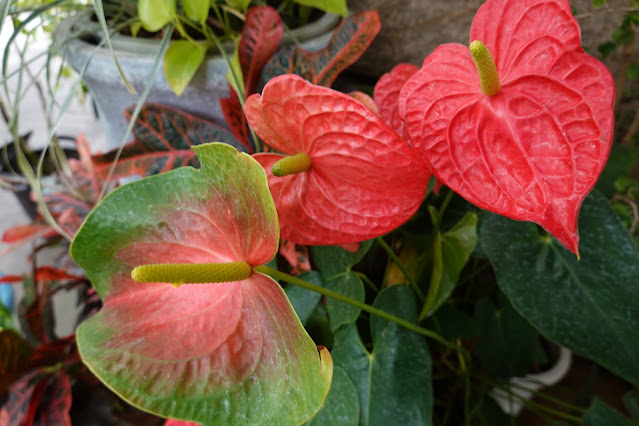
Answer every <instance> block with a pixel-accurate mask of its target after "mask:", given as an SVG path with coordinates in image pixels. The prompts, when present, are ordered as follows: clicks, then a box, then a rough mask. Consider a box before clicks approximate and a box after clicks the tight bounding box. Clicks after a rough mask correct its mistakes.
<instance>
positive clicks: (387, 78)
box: [373, 64, 419, 140]
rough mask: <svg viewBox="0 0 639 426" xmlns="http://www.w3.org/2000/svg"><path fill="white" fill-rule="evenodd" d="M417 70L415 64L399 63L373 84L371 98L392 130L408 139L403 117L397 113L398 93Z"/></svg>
mask: <svg viewBox="0 0 639 426" xmlns="http://www.w3.org/2000/svg"><path fill="white" fill-rule="evenodd" d="M417 71H419V68H417V67H416V66H415V65H412V64H399V65H397V66H395V67H394V68H393V69H392V70H391V71H390V72H388V73H386V74H384V75H383V76H382V77H381V78H380V79H379V80H378V81H377V84H375V90H374V92H373V98H374V100H375V104H376V105H377V108H378V110H379V115H380V116H381V117H382V120H384V123H386V124H388V125H389V126H390V127H391V128H392V129H393V130H395V131H396V132H397V133H398V134H399V135H401V136H402V137H403V138H404V139H406V140H408V132H406V130H405V128H404V118H403V117H402V116H400V115H399V93H400V91H401V90H402V87H404V84H405V83H406V81H407V80H408V79H409V78H411V77H412V76H413V75H415V73H416V72H417Z"/></svg>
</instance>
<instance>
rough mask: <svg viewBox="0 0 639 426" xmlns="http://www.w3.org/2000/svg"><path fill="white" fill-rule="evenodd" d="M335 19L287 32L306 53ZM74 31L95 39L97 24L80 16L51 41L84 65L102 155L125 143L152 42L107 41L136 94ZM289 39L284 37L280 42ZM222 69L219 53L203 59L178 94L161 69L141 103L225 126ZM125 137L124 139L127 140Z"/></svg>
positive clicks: (107, 58) (323, 40)
mask: <svg viewBox="0 0 639 426" xmlns="http://www.w3.org/2000/svg"><path fill="white" fill-rule="evenodd" d="M339 20H340V18H339V16H337V15H330V14H327V15H324V16H323V17H322V18H320V19H319V20H318V21H316V22H314V23H312V24H309V25H307V26H304V27H300V28H298V29H295V30H293V31H292V35H293V37H294V39H295V40H298V42H299V44H300V46H301V47H302V48H304V49H306V50H309V51H313V50H319V49H321V48H323V47H324V46H326V45H327V44H328V41H329V40H330V37H331V35H332V30H333V29H334V28H335V26H336V25H337V24H338V23H339ZM78 31H83V32H88V33H93V34H95V36H93V39H96V40H98V39H99V37H98V35H99V34H100V31H99V27H98V25H97V23H95V22H93V21H91V19H90V15H89V14H88V13H81V14H78V15H76V16H74V17H72V18H69V19H67V20H66V21H64V22H63V23H62V24H61V25H60V26H59V27H58V29H57V30H56V35H55V37H56V42H58V43H60V41H61V40H67V39H68V40H69V41H68V42H66V43H64V42H63V43H61V44H62V46H63V47H62V52H63V54H64V58H65V60H66V61H67V63H68V64H69V65H70V66H71V67H72V68H73V69H74V70H76V71H77V72H81V70H82V69H83V68H84V66H85V63H86V62H87V61H89V62H88V66H87V68H86V71H85V73H84V75H83V76H82V78H83V80H84V81H85V83H86V85H87V86H88V87H89V90H90V92H91V94H92V96H93V99H94V102H95V104H96V107H97V110H98V114H99V117H100V122H101V123H102V126H103V128H104V131H105V136H106V138H105V139H106V142H105V145H104V146H92V147H91V149H92V151H93V152H94V153H96V152H106V151H109V150H111V149H113V148H115V147H118V146H120V145H121V143H122V141H123V140H125V134H126V129H127V125H128V123H127V122H126V120H125V118H124V111H125V110H126V109H127V108H129V107H130V106H132V105H135V104H137V102H138V100H139V99H140V94H141V93H142V92H143V90H144V87H145V85H146V84H147V81H148V80H149V77H150V75H151V73H152V70H153V65H154V63H155V61H156V58H157V55H158V52H159V50H160V43H159V41H157V40H150V39H138V38H131V37H125V36H121V35H116V36H114V37H112V44H113V48H114V51H115V55H116V56H117V58H118V61H119V63H120V66H121V68H122V70H123V72H124V74H125V75H126V77H127V79H128V80H129V82H130V83H131V85H132V86H133V87H134V88H135V90H136V91H137V93H138V94H131V93H130V92H129V91H128V90H127V88H126V87H125V85H124V83H123V82H122V79H121V78H120V75H119V74H118V71H117V68H116V66H115V62H114V60H113V56H112V54H111V51H110V50H109V49H107V48H96V44H95V43H91V42H89V41H86V40H88V39H90V37H89V38H86V37H85V38H78V37H75V36H74V34H78ZM287 40H289V41H288V42H289V43H290V37H285V38H284V39H283V43H286V42H287ZM226 73H227V65H226V62H225V61H224V59H223V58H222V56H221V55H211V56H209V57H207V59H206V60H205V61H204V63H203V64H202V65H201V66H200V68H199V69H198V71H197V73H196V74H195V76H194V77H193V80H192V81H191V83H190V84H189V85H188V87H187V88H186V89H185V90H184V93H183V94H182V95H181V96H176V95H175V94H174V93H173V91H172V90H171V88H170V86H169V84H168V83H167V81H166V79H165V77H164V73H163V70H162V66H161V64H160V67H159V69H158V71H157V72H156V74H155V76H154V78H153V87H152V89H151V91H150V93H149V96H148V98H147V102H156V103H161V104H165V105H169V106H172V107H174V108H177V109H180V110H182V111H185V112H187V113H190V114H193V115H195V116H197V117H200V118H203V119H206V120H209V121H212V122H214V123H216V124H220V125H223V126H226V123H225V119H224V114H223V113H222V110H221V108H220V98H225V97H227V96H228V82H227V80H226ZM129 137H130V136H127V140H128V138H129Z"/></svg>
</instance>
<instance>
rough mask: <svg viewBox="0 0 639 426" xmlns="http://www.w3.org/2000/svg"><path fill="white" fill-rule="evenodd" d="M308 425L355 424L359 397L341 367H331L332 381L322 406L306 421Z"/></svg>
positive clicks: (335, 425)
mask: <svg viewBox="0 0 639 426" xmlns="http://www.w3.org/2000/svg"><path fill="white" fill-rule="evenodd" d="M306 424H307V425H309V426H325V425H330V426H357V425H358V424H359V398H358V397H357V388H356V387H355V384H354V383H353V381H352V380H351V378H350V377H348V374H346V372H345V371H344V369H343V368H341V367H337V366H335V367H334V368H333V381H332V383H331V389H330V390H329V391H328V396H327V397H326V401H325V402H324V406H323V407H322V408H321V409H320V411H319V412H318V413H317V414H316V415H315V417H313V418H312V419H311V421H309V422H308V423H306Z"/></svg>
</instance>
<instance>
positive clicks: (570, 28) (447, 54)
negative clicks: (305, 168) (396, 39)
mask: <svg viewBox="0 0 639 426" xmlns="http://www.w3.org/2000/svg"><path fill="white" fill-rule="evenodd" d="M470 41H471V42H472V43H471V45H470V48H469V47H465V46H462V45H458V44H446V45H442V46H439V47H438V48H437V49H435V51H433V53H432V54H431V55H430V56H428V57H427V58H426V59H425V61H424V63H423V65H422V67H421V69H420V70H419V72H417V73H416V74H415V75H414V76H413V77H411V78H410V79H409V80H408V81H407V82H406V84H405V85H404V87H403V88H402V90H401V93H400V100H399V111H400V114H401V115H402V117H403V118H404V120H405V124H406V127H407V130H408V133H409V135H410V141H411V142H412V143H413V144H414V146H415V147H416V148H417V149H418V150H420V151H421V152H422V153H423V156H424V158H425V159H426V161H427V162H428V164H429V165H430V166H431V168H432V171H433V174H434V175H435V176H436V177H437V179H439V180H441V181H442V182H443V183H444V184H445V185H447V186H449V187H450V188H452V189H453V190H455V191H456V192H457V193H459V194H460V195H461V196H463V197H464V198H466V199H467V200H468V201H470V202H472V203H473V204H475V205H477V206H479V207H481V208H484V209H487V210H491V211H493V212H496V213H499V214H502V215H505V216H508V217H510V218H513V219H518V220H527V221H533V222H536V223H538V224H539V225H541V226H542V227H544V228H545V229H546V230H547V231H548V232H550V233H551V234H552V235H553V236H555V237H556V238H557V239H558V240H559V241H560V242H561V243H562V244H564V245H565V246H566V247H567V248H568V249H569V250H571V251H572V252H574V253H578V240H579V237H578V233H577V216H578V213H579V208H580V206H581V203H582V201H583V199H584V198H585V196H586V195H587V194H588V192H589V191H590V190H591V189H592V188H593V186H594V185H595V182H596V181H597V178H598V177H599V175H600V173H601V171H602V169H603V167H604V164H605V162H606V159H607V158H608V154H609V152H610V146H611V142H612V132H613V100H614V82H613V78H612V76H611V74H610V72H609V71H608V70H607V69H606V67H605V66H604V65H603V64H602V63H600V62H599V61H597V60H596V59H594V58H592V57H590V56H589V55H587V54H586V53H585V52H584V51H583V50H582V48H581V40H580V33H579V26H578V24H577V22H576V20H575V18H574V17H573V15H572V13H571V9H570V5H569V4H568V1H566V0H535V1H526V2H522V1H519V0H489V1H487V2H486V3H485V4H484V5H482V6H481V8H480V9H479V11H478V12H477V14H476V15H475V19H474V21H473V24H472V28H471V31H470Z"/></svg>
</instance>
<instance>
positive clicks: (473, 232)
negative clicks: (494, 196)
mask: <svg viewBox="0 0 639 426" xmlns="http://www.w3.org/2000/svg"><path fill="white" fill-rule="evenodd" d="M476 245H477V215H476V214H475V213H471V212H468V213H466V214H465V215H464V217H463V218H462V219H461V220H460V221H459V223H457V225H455V226H454V227H453V229H451V230H449V231H447V232H445V233H443V234H442V233H441V232H439V231H436V233H435V239H434V241H433V254H432V255H433V272H432V275H431V279H430V285H429V287H428V294H427V295H426V301H425V302H424V306H423V307H422V311H421V313H420V314H419V319H420V320H422V319H424V318H426V317H427V316H428V315H430V314H432V313H433V312H435V311H436V310H437V309H438V308H439V307H440V306H441V305H442V303H444V302H445V301H446V300H447V299H448V297H449V296H450V294H451V293H452V291H453V290H454V288H455V286H456V285H457V280H458V279H459V275H460V274H461V271H462V269H464V266H465V265H466V262H468V259H469V258H470V255H471V254H472V252H473V250H475V246H476Z"/></svg>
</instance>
